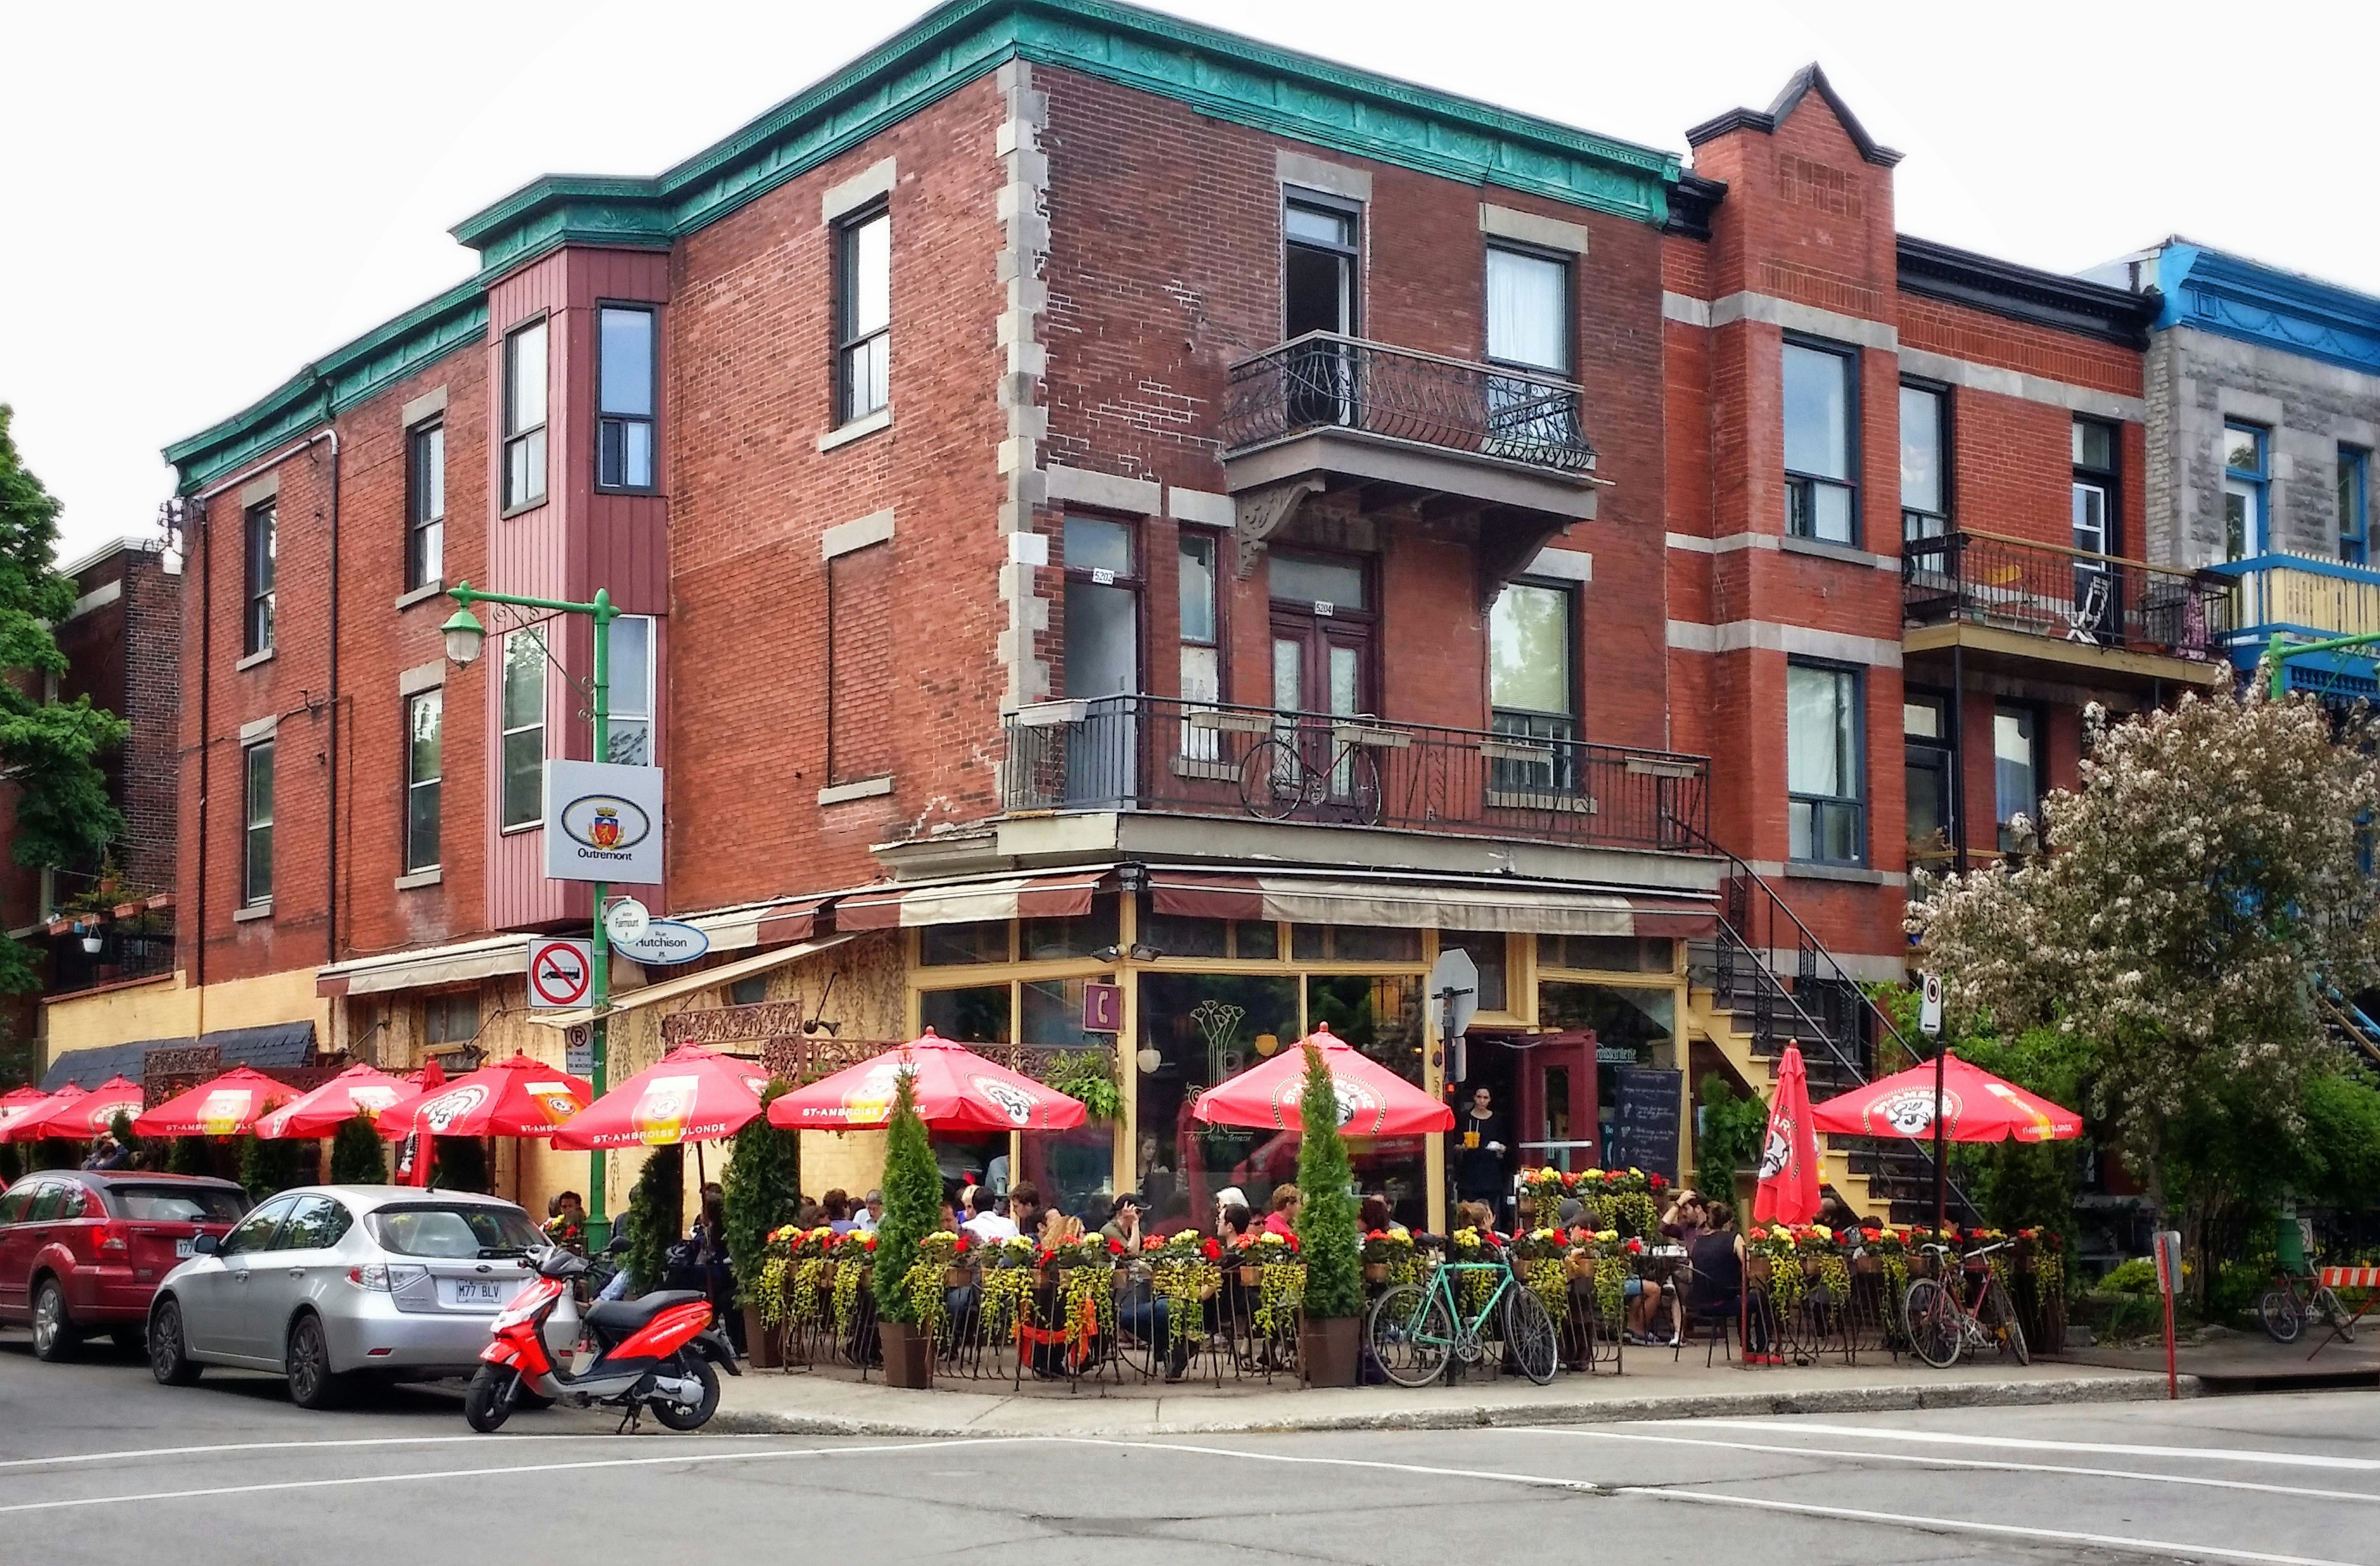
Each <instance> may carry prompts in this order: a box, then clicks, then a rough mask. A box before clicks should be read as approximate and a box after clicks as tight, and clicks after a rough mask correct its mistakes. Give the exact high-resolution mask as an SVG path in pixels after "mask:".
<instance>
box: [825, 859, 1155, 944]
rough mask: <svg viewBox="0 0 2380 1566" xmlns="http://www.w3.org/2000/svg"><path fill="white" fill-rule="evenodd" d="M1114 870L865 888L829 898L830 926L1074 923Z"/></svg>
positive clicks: (1107, 884) (1106, 887) (1106, 886)
mask: <svg viewBox="0 0 2380 1566" xmlns="http://www.w3.org/2000/svg"><path fill="white" fill-rule="evenodd" d="M1113 879H1114V871H1113V870H1112V869H1111V868H1110V867H1107V866H1101V867H1099V868H1097V869H1090V870H1056V871H1051V872H1050V873H1049V874H1046V875H1028V876H996V877H989V878H978V879H973V880H951V881H936V882H929V883H927V884H923V885H917V886H903V885H899V884H897V883H896V884H892V885H888V886H871V887H867V888H864V889H863V890H861V891H858V892H844V894H843V895H842V896H841V897H838V898H836V899H835V903H834V928H835V929H838V930H844V931H848V930H856V929H907V928H908V927H909V926H911V925H955V924H970V923H973V922H975V921H976V920H978V919H1078V918H1081V917H1083V916H1084V915H1085V914H1087V913H1089V912H1090V911H1091V899H1092V898H1093V897H1094V896H1096V895H1098V894H1099V892H1101V891H1103V890H1109V889H1111V887H1112V884H1113Z"/></svg>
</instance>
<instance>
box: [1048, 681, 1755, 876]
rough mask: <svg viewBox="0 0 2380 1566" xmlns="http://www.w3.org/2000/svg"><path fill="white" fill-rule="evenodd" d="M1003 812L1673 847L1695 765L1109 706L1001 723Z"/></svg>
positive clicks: (1700, 803) (1680, 842)
mask: <svg viewBox="0 0 2380 1566" xmlns="http://www.w3.org/2000/svg"><path fill="white" fill-rule="evenodd" d="M1007 739H1008V770H1007V775H1006V779H1005V784H1004V788H1003V805H1004V807H1005V808H1006V809H1007V810H1008V811H1009V812H1011V813H1017V812H1023V811H1034V810H1061V809H1083V810H1160V811H1170V812H1175V813H1180V814H1187V815H1198V816H1250V817H1254V818H1257V819H1263V820H1296V821H1314V822H1325V823H1335V824H1339V825H1348V826H1368V827H1392V828H1399V829H1404V830H1415V831H1422V832H1451V833H1458V834H1463V835H1470V836H1484V837H1512V838H1524V839H1529V840H1533V841H1539V842H1548V843H1576V844H1597V845H1607V846H1616V847H1630V848H1655V849H1668V850H1682V849H1688V848H1690V847H1691V846H1692V839H1693V837H1694V836H1695V835H1696V834H1699V832H1701V831H1702V829H1703V828H1704V827H1705V826H1706V824H1707V819H1708V809H1709V797H1708V795H1709V783H1710V763H1709V761H1708V760H1707V759H1705V758H1703V757H1699V756H1681V755H1676V754H1673V753H1670V752H1668V751H1657V750H1634V749H1630V748H1627V747H1621V746H1612V745H1595V744H1590V743H1587V742H1585V741H1583V740H1570V739H1558V738H1550V737H1544V736H1539V735H1536V734H1500V733H1491V732H1487V731H1481V730H1474V729H1450V728H1439V727H1434V726H1431V725H1427V724H1420V723H1399V722H1389V721H1387V720H1384V719H1379V718H1374V717H1370V716H1334V715H1332V714H1330V713H1322V712H1293V711H1278V710H1273V709H1271V708H1265V707H1233V706H1226V705H1221V704H1218V703H1213V702H1185V701H1180V700H1176V699H1173V698H1165V697H1150V696H1124V697H1109V698H1100V699H1099V700H1092V701H1054V702H1045V703H1043V704H1041V705H1039V706H1038V707H1031V708H1026V709H1025V710H1022V711H1020V712H1017V713H1016V714H1014V716H1013V717H1012V718H1011V719H1010V720H1009V722H1008V725H1007Z"/></svg>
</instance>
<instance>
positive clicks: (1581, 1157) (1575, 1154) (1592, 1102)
mask: <svg viewBox="0 0 2380 1566" xmlns="http://www.w3.org/2000/svg"><path fill="white" fill-rule="evenodd" d="M1513 1043H1514V1045H1515V1046H1516V1048H1514V1049H1513V1050H1512V1058H1513V1062H1514V1065H1515V1067H1516V1077H1517V1080H1516V1082H1515V1084H1514V1086H1515V1097H1516V1098H1517V1099H1518V1100H1519V1102H1518V1104H1517V1106H1516V1107H1517V1120H1518V1126H1517V1129H1518V1130H1519V1132H1520V1147H1519V1149H1518V1151H1519V1154H1520V1158H1519V1167H1521V1168H1523V1169H1534V1168H1536V1167H1538V1166H1540V1165H1544V1164H1551V1165H1552V1166H1553V1167H1554V1168H1556V1169H1563V1170H1582V1169H1594V1168H1597V1166H1598V1165H1599V1163H1600V1161H1601V1158H1602V1151H1603V1149H1602V1147H1601V1146H1600V1145H1599V1143H1598V1141H1597V1135H1598V1132H1597V1118H1596V1080H1595V1034H1594V1032H1593V1030H1591V1029H1585V1028H1582V1029H1576V1030H1573V1031H1571V1032H1568V1033H1546V1034H1539V1035H1538V1036H1537V1037H1536V1038H1534V1039H1526V1040H1524V1039H1515V1040H1513ZM1524 1044H1525V1045H1526V1048H1519V1047H1517V1046H1521V1045H1524Z"/></svg>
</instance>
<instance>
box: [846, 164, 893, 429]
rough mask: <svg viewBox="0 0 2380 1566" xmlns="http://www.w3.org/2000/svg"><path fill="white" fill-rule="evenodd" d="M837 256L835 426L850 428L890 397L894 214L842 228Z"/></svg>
mask: <svg viewBox="0 0 2380 1566" xmlns="http://www.w3.org/2000/svg"><path fill="white" fill-rule="evenodd" d="M835 250H836V256H835V307H834V322H835V325H834V339H835V343H834V346H835V382H836V393H835V395H836V397H837V399H838V406H837V407H836V408H835V422H836V423H838V424H848V423H850V422H851V421H852V420H853V419H860V418H864V417H866V416H867V415H868V414H871V413H874V412H875V411H876V410H877V409H878V408H880V407H884V406H885V405H886V404H887V403H888V402H890V401H891V400H892V213H890V212H886V211H885V210H884V209H882V208H881V207H880V208H878V209H877V210H876V211H875V212H871V213H868V214H867V215H865V216H862V217H859V218H856V219H854V220H853V221H851V222H849V223H846V224H844V225H843V226H842V227H840V228H838V229H836V230H835Z"/></svg>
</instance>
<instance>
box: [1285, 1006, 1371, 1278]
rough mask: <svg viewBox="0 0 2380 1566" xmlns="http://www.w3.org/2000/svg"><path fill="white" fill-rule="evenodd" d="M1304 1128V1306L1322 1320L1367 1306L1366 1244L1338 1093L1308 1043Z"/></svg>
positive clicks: (1300, 1230) (1300, 1164)
mask: <svg viewBox="0 0 2380 1566" xmlns="http://www.w3.org/2000/svg"><path fill="white" fill-rule="evenodd" d="M1297 1112H1298V1118H1299V1119H1300V1120H1301V1121H1302V1122H1304V1124H1305V1130H1304V1132H1303V1134H1302V1135H1300V1136H1299V1138H1298V1143H1297V1188H1298V1189H1299V1190H1300V1191H1302V1192H1304V1193H1305V1201H1304V1202H1303V1203H1301V1204H1300V1205H1299V1207H1298V1209H1297V1249H1298V1255H1299V1256H1300V1257H1302V1258H1303V1259H1304V1261H1305V1314H1306V1315H1307V1316H1308V1317H1314V1318H1317V1319H1320V1318H1324V1317H1334V1316H1344V1317H1353V1316H1360V1315H1362V1314H1363V1311H1364V1245H1363V1234H1362V1232H1361V1230H1360V1228H1359V1227H1358V1225H1357V1221H1356V1208H1355V1191H1354V1184H1355V1171H1354V1166H1353V1165H1351V1164H1350V1163H1349V1162H1348V1161H1347V1143H1346V1141H1345V1139H1344V1138H1342V1136H1341V1135H1339V1095H1338V1093H1337V1092H1335V1091H1334V1090H1333V1089H1332V1087H1331V1084H1330V1066H1329V1065H1328V1064H1327V1063H1325V1062H1324V1061H1323V1059H1322V1051H1321V1050H1320V1049H1318V1048H1317V1047H1316V1046H1314V1045H1312V1044H1308V1045H1306V1046H1305V1095H1304V1096H1303V1097H1302V1098H1300V1099H1298V1103H1297Z"/></svg>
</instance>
